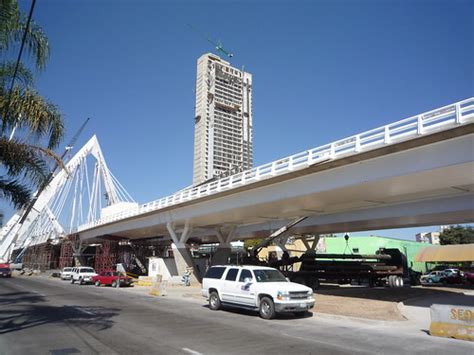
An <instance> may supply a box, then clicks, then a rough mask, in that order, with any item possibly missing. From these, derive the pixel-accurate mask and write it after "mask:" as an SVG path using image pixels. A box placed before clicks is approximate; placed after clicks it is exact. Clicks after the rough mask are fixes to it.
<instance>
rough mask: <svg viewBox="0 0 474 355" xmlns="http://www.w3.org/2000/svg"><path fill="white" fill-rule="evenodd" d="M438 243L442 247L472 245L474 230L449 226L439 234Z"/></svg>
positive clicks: (468, 227)
mask: <svg viewBox="0 0 474 355" xmlns="http://www.w3.org/2000/svg"><path fill="white" fill-rule="evenodd" d="M439 241H440V243H441V244H442V245H448V244H470V243H474V228H472V227H470V226H467V227H464V226H451V227H449V228H447V229H445V230H443V231H442V232H441V234H440V236H439Z"/></svg>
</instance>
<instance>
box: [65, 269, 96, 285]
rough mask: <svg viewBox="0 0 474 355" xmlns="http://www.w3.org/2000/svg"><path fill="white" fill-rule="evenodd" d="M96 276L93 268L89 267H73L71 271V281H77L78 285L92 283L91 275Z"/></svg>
mask: <svg viewBox="0 0 474 355" xmlns="http://www.w3.org/2000/svg"><path fill="white" fill-rule="evenodd" d="M94 276H97V273H96V272H95V270H94V269H93V268H91V267H75V268H73V269H72V272H71V283H72V284H73V283H74V282H76V281H77V282H78V283H79V285H84V284H85V283H92V277H94Z"/></svg>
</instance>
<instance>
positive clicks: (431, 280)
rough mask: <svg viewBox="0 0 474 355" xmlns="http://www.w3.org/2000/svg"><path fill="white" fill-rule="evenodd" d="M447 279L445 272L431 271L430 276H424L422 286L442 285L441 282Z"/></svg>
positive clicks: (421, 278) (421, 279) (421, 280)
mask: <svg viewBox="0 0 474 355" xmlns="http://www.w3.org/2000/svg"><path fill="white" fill-rule="evenodd" d="M445 277H446V274H445V273H444V271H431V272H430V273H429V274H425V275H422V276H421V277H420V282H421V284H422V285H426V284H437V283H441V280H442V279H443V278H445Z"/></svg>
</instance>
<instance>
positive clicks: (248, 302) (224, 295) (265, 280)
mask: <svg viewBox="0 0 474 355" xmlns="http://www.w3.org/2000/svg"><path fill="white" fill-rule="evenodd" d="M202 295H203V296H204V297H206V298H207V299H208V300H209V308H210V309H211V310H218V309H220V308H221V306H223V305H228V306H234V307H239V308H247V309H249V308H250V309H256V310H258V311H259V313H260V317H262V318H264V319H272V318H274V317H275V315H276V313H280V312H293V313H296V314H299V315H302V314H304V313H306V312H307V311H308V310H309V309H311V308H313V307H314V303H315V300H314V298H313V290H312V289H311V288H309V287H307V286H304V285H301V284H297V283H293V282H290V281H288V280H287V279H286V278H285V276H283V274H282V273H281V272H280V271H279V270H277V269H274V268H270V267H263V266H254V265H252V266H250V265H249V266H245V265H240V266H234V265H222V266H212V267H210V268H209V270H208V271H207V273H206V275H204V278H203V282H202Z"/></svg>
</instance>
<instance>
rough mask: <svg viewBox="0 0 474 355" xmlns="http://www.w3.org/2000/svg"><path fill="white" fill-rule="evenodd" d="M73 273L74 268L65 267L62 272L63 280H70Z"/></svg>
mask: <svg viewBox="0 0 474 355" xmlns="http://www.w3.org/2000/svg"><path fill="white" fill-rule="evenodd" d="M71 273H72V267H65V268H64V269H63V271H61V280H70V279H71Z"/></svg>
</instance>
